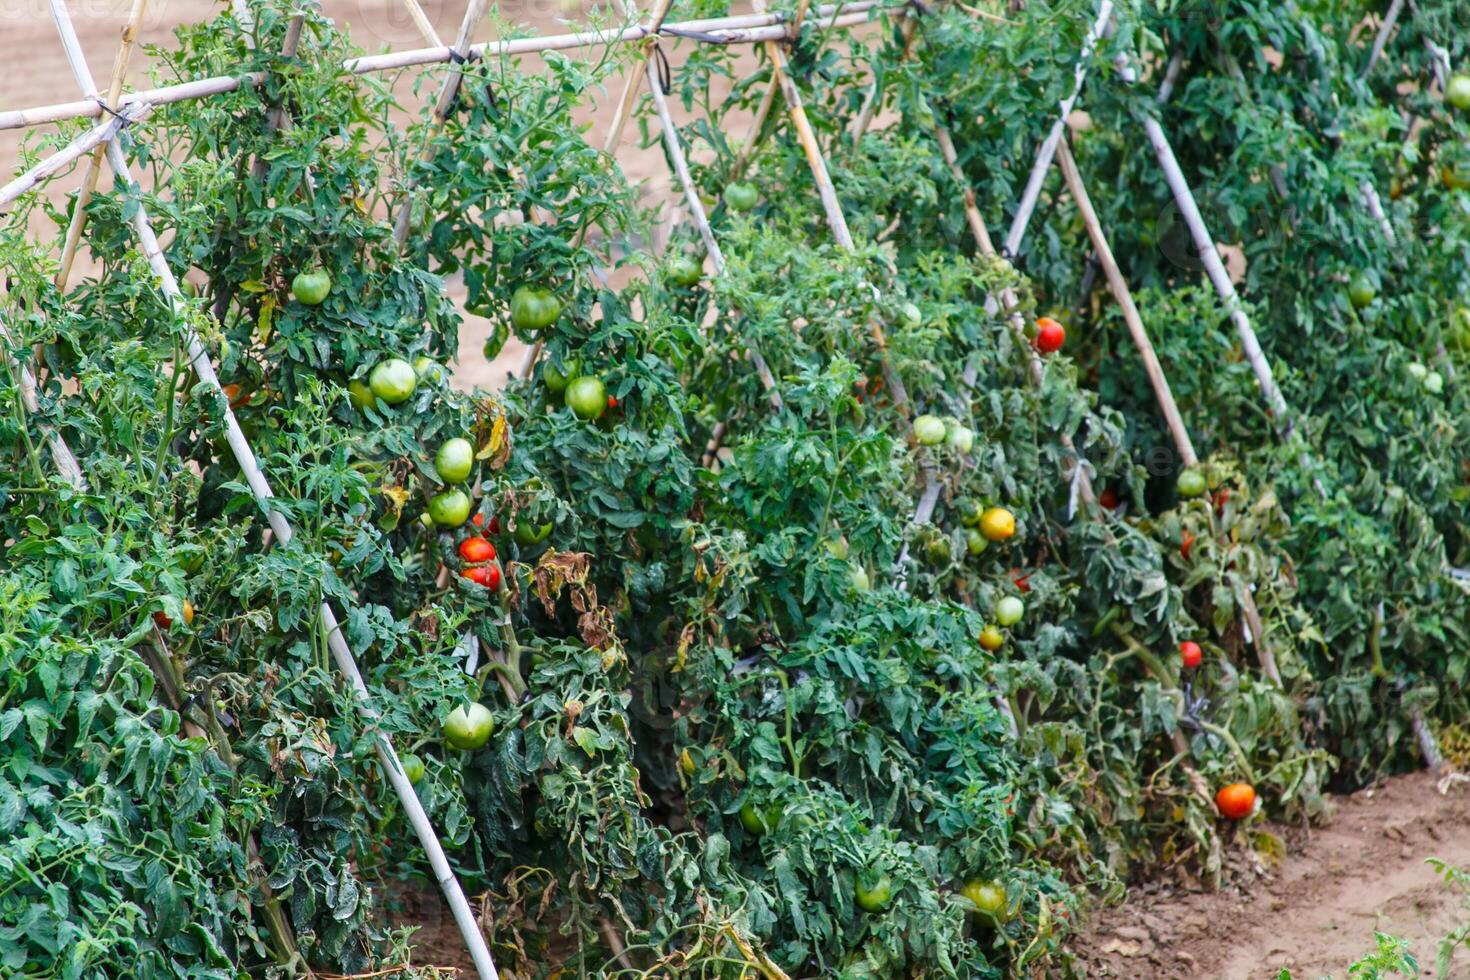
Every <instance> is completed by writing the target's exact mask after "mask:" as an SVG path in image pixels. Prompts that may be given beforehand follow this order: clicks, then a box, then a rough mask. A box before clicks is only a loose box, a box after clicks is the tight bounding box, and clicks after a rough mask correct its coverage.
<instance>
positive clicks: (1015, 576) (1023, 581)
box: [1011, 568, 1031, 592]
mask: <svg viewBox="0 0 1470 980" xmlns="http://www.w3.org/2000/svg"><path fill="white" fill-rule="evenodd" d="M1011 581H1012V582H1015V583H1016V588H1018V589H1020V590H1021V591H1022V592H1030V591H1031V575H1030V573H1027V574H1025V575H1022V574H1021V570H1020V569H1019V568H1013V569H1011Z"/></svg>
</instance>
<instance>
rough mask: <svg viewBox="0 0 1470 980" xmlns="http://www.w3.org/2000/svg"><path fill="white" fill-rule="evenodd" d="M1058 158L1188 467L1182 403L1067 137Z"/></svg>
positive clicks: (1190, 453)
mask: <svg viewBox="0 0 1470 980" xmlns="http://www.w3.org/2000/svg"><path fill="white" fill-rule="evenodd" d="M1057 162H1058V163H1060V164H1061V167H1062V175H1063V176H1064V177H1065V178H1066V181H1067V187H1068V189H1069V190H1070V191H1071V192H1072V200H1073V201H1075V202H1076V204H1077V210H1078V211H1079V212H1080V213H1081V215H1082V223H1083V224H1085V225H1086V226H1087V234H1088V237H1090V238H1091V239H1092V247H1093V250H1094V252H1095V253H1096V254H1097V259H1098V261H1099V262H1100V263H1101V264H1102V268H1103V273H1104V274H1105V275H1106V276H1107V280H1108V287H1109V288H1110V289H1111V290H1112V292H1113V298H1114V299H1116V300H1117V301H1118V306H1119V307H1121V308H1122V310H1123V320H1124V322H1125V323H1127V324H1128V334H1129V336H1131V337H1132V338H1133V345H1134V346H1135V347H1137V348H1138V354H1139V357H1141V358H1142V359H1143V369H1144V373H1146V374H1147V375H1148V382H1149V386H1150V387H1152V388H1153V391H1154V399H1155V400H1156V401H1157V402H1158V403H1159V411H1161V412H1162V413H1163V415H1164V421H1165V422H1166V423H1167V424H1168V426H1169V432H1170V434H1171V435H1172V436H1173V437H1174V445H1175V446H1176V447H1177V448H1178V450H1179V456H1180V460H1181V462H1182V463H1183V464H1184V465H1185V466H1186V467H1194V466H1198V465H1199V457H1198V456H1197V455H1196V454H1195V451H1194V443H1193V442H1192V441H1191V440H1190V438H1189V430H1188V429H1187V428H1186V427H1185V425H1184V418H1183V416H1182V415H1180V414H1179V405H1178V404H1177V403H1176V402H1175V401H1174V392H1173V391H1172V390H1171V389H1170V388H1169V381H1168V379H1167V378H1165V377H1164V368H1163V366H1162V365H1160V364H1159V356H1158V353H1157V352H1156V351H1155V350H1154V345H1153V341H1152V340H1150V339H1149V336H1148V330H1147V329H1146V328H1145V327H1144V325H1143V317H1142V316H1141V315H1140V314H1139V312H1138V306H1137V305H1136V304H1135V303H1134V302H1133V292H1132V290H1130V289H1129V288H1128V282H1127V280H1125V279H1124V278H1123V272H1122V270H1121V269H1119V268H1118V261H1117V259H1116V258H1114V257H1113V249H1112V246H1111V245H1110V244H1109V243H1108V237H1107V234H1106V233H1105V232H1104V231H1103V228H1102V222H1100V221H1099V220H1098V217H1097V212H1096V211H1095V210H1094V209H1093V207H1092V199H1091V198H1090V197H1089V196H1088V194H1087V187H1086V185H1084V184H1083V182H1082V174H1081V173H1080V172H1079V171H1078V169H1077V161H1076V160H1074V159H1072V151H1071V150H1070V149H1068V147H1067V141H1066V140H1065V139H1064V140H1062V141H1061V142H1060V143H1058V144H1057Z"/></svg>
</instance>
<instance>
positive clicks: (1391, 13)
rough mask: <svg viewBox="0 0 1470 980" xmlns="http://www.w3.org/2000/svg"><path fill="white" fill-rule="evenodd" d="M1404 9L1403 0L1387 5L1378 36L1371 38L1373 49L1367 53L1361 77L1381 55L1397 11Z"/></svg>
mask: <svg viewBox="0 0 1470 980" xmlns="http://www.w3.org/2000/svg"><path fill="white" fill-rule="evenodd" d="M1403 9H1404V0H1393V3H1391V4H1389V5H1388V12H1387V13H1386V14H1384V15H1383V26H1381V27H1380V28H1378V36H1377V37H1375V38H1374V39H1373V50H1372V51H1370V52H1369V53H1368V64H1367V65H1366V66H1365V67H1364V68H1363V77H1364V78H1367V77H1368V74H1369V73H1370V72H1372V71H1373V66H1374V65H1376V64H1377V63H1378V59H1379V58H1380V57H1382V56H1383V48H1384V46H1385V45H1386V44H1388V36H1389V35H1390V34H1392V33H1393V26H1394V24H1395V23H1397V22H1398V19H1399V13H1400V12H1401V11H1402V10H1403Z"/></svg>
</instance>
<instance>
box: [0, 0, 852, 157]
mask: <svg viewBox="0 0 1470 980" xmlns="http://www.w3.org/2000/svg"><path fill="white" fill-rule="evenodd" d="M878 5H879V0H856V2H853V3H847V4H840V5H830V6H823V7H819V8H818V10H819V11H821V12H822V13H823V14H824V15H825V14H837V15H838V16H837V17H836V19H834V20H833V21H832V23H831V24H830V25H829V26H830V27H833V28H840V27H852V26H855V25H857V24H860V23H862V22H863V21H864V20H865V19H866V18H865V17H859V16H858V14H860V13H862V12H864V11H868V10H872V9H873V8H874V7H877V6H878ZM781 19H782V18H781V15H780V14H759V15H742V16H736V17H715V18H710V19H706V20H689V21H680V22H677V23H671V24H669V25H668V27H669V28H677V29H679V30H681V31H694V32H698V33H702V34H710V35H713V36H714V38H716V40H714V41H710V42H703V43H716V44H756V43H760V42H762V41H769V40H776V39H780V38H782V37H785V35H786V30H785V28H784V27H779V26H777V27H773V26H770V25H774V24H780V23H781ZM648 36H649V35H648V32H647V30H646V29H645V28H642V27H637V26H634V27H627V28H623V29H621V30H614V31H605V30H596V31H581V32H578V33H575V34H553V35H548V36H547V37H533V38H520V39H517V40H513V41H489V42H486V43H484V44H477V45H474V46H473V47H471V48H470V53H471V54H473V55H476V56H479V57H482V58H488V57H491V56H495V57H509V56H514V55H521V54H535V53H538V52H544V51H565V50H569V49H572V48H585V47H593V46H595V45H599V44H629V43H632V42H635V41H641V40H643V39H644V38H646V37H648ZM451 60H452V58H451V56H450V49H449V48H447V47H446V48H414V49H410V50H406V51H393V52H389V53H387V54H380V55H368V56H364V57H359V58H349V59H347V60H346V61H344V62H343V63H342V70H343V71H345V72H347V73H348V74H352V75H367V74H371V73H373V72H382V71H396V70H398V69H400V68H412V67H416V66H422V65H436V64H443V63H444V62H446V61H451ZM265 78H266V73H265V72H247V73H243V74H238V75H214V76H211V77H209V78H200V79H195V80H194V81H190V82H181V83H179V84H177V85H166V86H163V87H161V88H156V89H145V90H142V91H138V92H134V93H132V94H130V95H127V96H124V97H123V98H122V99H121V105H118V106H114V107H113V108H115V109H119V110H120V109H121V108H122V106H124V105H130V104H133V103H136V102H151V103H153V104H154V105H155V106H159V105H171V104H173V103H175V102H187V101H189V100H191V99H202V98H209V97H211V96H215V95H223V94H225V93H227V92H234V91H237V90H238V89H240V88H242V87H248V86H255V85H259V84H260V83H261V82H263V81H265ZM101 115H102V107H101V106H99V105H98V104H97V103H96V102H95V101H93V100H91V99H79V100H77V101H75V102H60V103H54V104H52V105H43V106H33V107H31V108H27V109H11V110H7V111H5V112H0V130H5V129H26V128H32V127H36V126H42V125H46V124H48V123H56V122H62V121H65V120H67V119H96V118H98V117H99V116H101Z"/></svg>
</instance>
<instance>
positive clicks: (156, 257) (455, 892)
mask: <svg viewBox="0 0 1470 980" xmlns="http://www.w3.org/2000/svg"><path fill="white" fill-rule="evenodd" d="M50 4H51V12H52V16H53V18H54V19H55V21H56V27H57V31H58V33H59V34H60V36H61V43H62V45H63V47H65V49H66V55H67V61H68V64H69V65H70V67H71V71H72V75H73V76H74V77H75V79H76V82H77V86H78V87H79V88H80V89H81V90H82V93H83V94H84V95H85V96H87V97H88V98H96V97H97V93H98V89H97V85H96V83H95V82H94V81H93V78H92V73H91V69H90V68H88V66H87V62H86V59H85V56H84V55H83V53H82V48H81V44H80V42H79V41H78V39H77V35H76V30H75V28H74V27H73V26H72V21H71V15H70V13H69V12H68V10H67V8H66V3H65V0H50ZM120 131H121V130H120V129H118V130H115V131H113V132H112V133H111V135H110V136H108V137H107V138H106V139H105V142H104V145H105V148H106V156H107V161H108V164H109V165H110V166H111V168H112V170H113V172H114V173H115V174H117V176H118V178H119V179H121V180H122V181H123V182H124V183H125V184H127V185H128V188H129V190H130V192H131V193H132V194H134V195H136V198H135V200H136V201H137V203H138V206H137V207H136V208H135V209H134V211H133V215H132V219H131V221H132V225H133V231H134V234H135V235H136V237H137V241H138V245H139V247H140V249H141V250H142V253H143V255H144V257H145V258H146V259H147V260H148V264H149V266H150V267H151V268H152V270H153V273H154V275H155V276H157V277H158V283H159V287H160V289H161V290H162V292H163V293H164V295H165V296H166V297H167V298H168V301H169V305H170V308H171V309H172V310H173V312H174V314H175V316H176V317H177V318H178V321H179V322H180V323H181V324H182V325H183V328H184V339H185V342H186V345H187V349H188V357H189V362H190V364H191V365H192V366H193V368H194V371H195V373H196V374H197V375H198V377H199V380H200V381H202V382H204V383H206V384H209V385H213V386H214V387H216V388H218V387H219V378H218V376H217V375H216V374H215V370H214V365H213V364H212V363H211V361H210V358H209V354H208V352H207V351H206V350H205V348H204V345H203V344H202V343H201V342H200V340H199V335H198V334H197V333H196V332H195V330H194V329H193V327H192V326H190V324H189V320H188V317H187V315H186V313H187V310H186V301H185V299H184V297H183V294H182V293H181V292H180V290H179V285H178V282H177V280H176V279H175V278H174V274H173V270H172V269H170V268H169V265H168V260H167V259H166V258H165V257H164V254H163V251H162V249H161V248H160V246H159V244H158V238H157V236H156V235H155V234H154V231H153V226H152V223H151V221H150V219H149V216H148V212H147V209H146V208H144V207H143V206H142V203H141V198H142V191H141V188H139V186H138V185H137V183H136V182H134V180H133V178H132V175H131V173H130V170H129V166H128V162H127V158H126V157H125V156H124V154H123V151H122V148H121V147H120V146H119V143H118V133H119V132H120ZM224 421H225V438H226V440H227V442H228V443H229V446H230V451H231V452H232V453H233V454H234V457H235V460H236V462H237V463H238V464H239V466H240V470H241V472H242V473H243V474H244V475H245V480H246V483H247V484H248V485H249V487H250V492H251V494H252V495H253V496H254V497H255V499H256V502H257V503H258V504H259V506H260V507H261V509H262V510H263V511H264V512H265V517H266V521H267V522H268V523H269V525H270V527H271V530H272V532H273V533H274V534H275V536H276V538H277V539H278V540H279V541H280V542H281V543H282V544H286V543H287V542H289V541H290V540H291V537H292V535H293V533H294V532H293V530H292V527H291V525H290V523H289V522H288V521H287V520H286V518H285V515H284V514H282V513H281V512H280V511H279V510H278V509H276V508H274V507H272V506H271V500H272V498H273V497H274V493H273V491H272V490H271V486H270V483H269V482H268V481H267V480H266V477H265V474H264V473H263V472H261V469H260V466H259V464H258V463H257V461H256V458H255V453H254V452H253V451H252V450H251V448H250V444H249V442H248V441H247V440H246V438H245V434H244V432H242V431H241V429H240V425H239V423H238V422H237V421H236V419H235V414H234V412H233V410H231V409H230V407H229V406H228V405H225V407H224ZM318 612H319V615H320V618H321V626H322V630H323V632H324V633H325V634H326V640H327V645H328V648H329V650H330V651H331V654H332V659H333V661H334V662H335V664H336V666H337V670H338V672H339V673H340V674H341V675H342V676H343V678H344V679H345V680H346V681H347V682H348V684H349V685H350V687H351V688H352V692H353V694H354V695H355V697H356V700H357V706H358V712H359V714H360V716H361V718H362V720H363V722H364V723H365V724H366V725H367V726H369V727H373V726H375V724H376V721H377V717H378V714H377V710H376V709H375V708H374V707H373V704H372V696H371V694H370V693H369V691H368V689H367V685H366V684H364V683H363V679H362V674H361V673H360V672H359V670H358V667H357V661H356V659H355V658H354V656H353V653H352V650H351V649H350V648H349V647H348V646H347V641H346V640H345V639H344V638H343V636H342V631H341V628H340V626H339V624H338V621H337V616H336V614H335V613H334V612H333V611H332V608H331V606H330V605H329V604H328V603H326V602H323V603H322V604H321V606H320V609H319V611H318ZM375 743H376V744H375V748H376V750H377V753H378V760H379V762H380V764H381V765H382V769H383V774H384V776H385V777H386V778H387V780H388V782H389V783H390V784H391V785H392V787H393V790H394V792H395V793H396V794H397V795H398V799H399V801H400V803H401V804H402V805H403V808H404V812H405V813H406V814H407V816H408V819H409V823H410V824H411V825H412V826H413V829H414V833H415V834H416V835H417V836H418V839H419V843H420V844H421V845H422V846H423V848H424V852H425V854H427V856H428V858H429V864H430V866H431V867H432V869H433V871H434V877H435V879H436V880H437V881H438V883H439V887H440V889H441V890H442V891H443V892H444V897H445V899H446V900H447V901H448V903H449V906H450V910H451V912H452V913H453V915H454V919H455V922H456V924H457V925H458V926H459V929H460V933H461V934H462V935H463V937H464V940H465V945H466V947H467V948H468V950H469V953H470V957H471V959H472V960H473V961H474V963H475V969H476V971H477V972H478V974H479V976H480V978H481V980H498V976H499V974H498V973H497V972H496V970H495V963H494V961H493V960H492V959H491V956H490V950H489V948H488V947H487V946H486V944H485V937H484V935H483V933H482V932H481V931H480V927H479V924H478V922H477V921H476V919H475V915H474V912H473V911H472V910H471V909H470V906H469V902H468V901H466V899H465V895H464V890H463V889H462V888H461V886H460V884H459V879H458V878H457V877H456V876H455V874H454V871H453V869H452V868H451V867H450V865H449V860H448V858H447V857H446V856H445V853H444V848H443V847H442V845H441V844H440V843H439V838H438V835H437V833H436V832H435V830H434V827H433V825H432V824H431V823H430V821H429V818H428V815H427V814H426V813H425V812H424V808H423V805H422V804H421V803H420V802H419V799H418V796H417V795H416V794H415V793H414V789H413V785H412V784H411V783H410V782H409V781H408V776H407V775H405V774H404V771H403V766H402V764H401V763H400V762H399V759H398V754H397V752H395V751H394V749H393V744H392V742H391V741H390V740H389V738H388V736H387V735H386V734H385V733H383V732H379V733H378V734H377V738H376V739H375Z"/></svg>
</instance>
